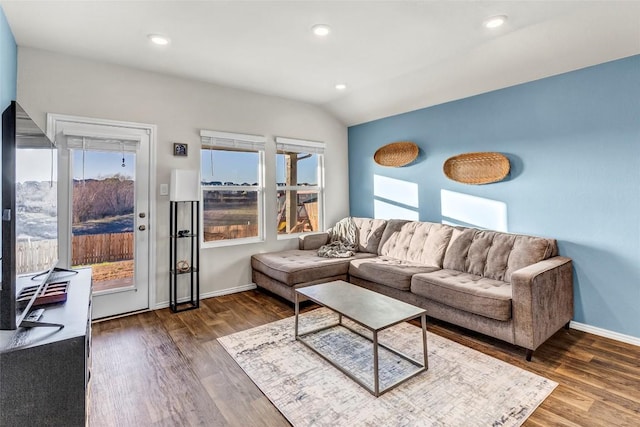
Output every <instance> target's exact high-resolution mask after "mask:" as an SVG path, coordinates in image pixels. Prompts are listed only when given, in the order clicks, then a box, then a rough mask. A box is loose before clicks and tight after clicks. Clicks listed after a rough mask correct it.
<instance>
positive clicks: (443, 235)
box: [378, 220, 453, 268]
mask: <svg viewBox="0 0 640 427" xmlns="http://www.w3.org/2000/svg"><path fill="white" fill-rule="evenodd" d="M452 233H453V227H451V226H448V225H444V224H436V223H432V222H419V221H405V220H390V221H389V222H388V223H387V227H386V228H385V230H384V234H383V235H382V240H381V241H380V249H379V250H378V253H379V254H380V255H382V256H386V257H390V258H396V259H399V260H403V261H410V262H413V263H417V264H422V265H424V266H428V267H438V268H442V261H443V259H444V254H445V251H446V249H447V246H448V245H449V240H450V239H451V234H452Z"/></svg>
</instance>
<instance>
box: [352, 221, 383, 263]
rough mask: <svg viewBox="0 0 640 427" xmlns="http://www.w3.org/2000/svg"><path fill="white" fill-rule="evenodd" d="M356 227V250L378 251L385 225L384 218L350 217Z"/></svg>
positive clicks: (374, 252) (375, 252) (372, 252)
mask: <svg viewBox="0 0 640 427" xmlns="http://www.w3.org/2000/svg"><path fill="white" fill-rule="evenodd" d="M351 219H352V220H353V222H354V223H355V225H356V227H357V229H358V252H367V253H370V254H377V253H378V245H379V244H380V239H381V238H382V233H383V232H384V229H385V227H386V225H387V221H386V220H384V219H371V218H356V217H352V218H351Z"/></svg>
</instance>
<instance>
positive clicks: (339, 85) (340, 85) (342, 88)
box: [336, 83, 347, 90]
mask: <svg viewBox="0 0 640 427" xmlns="http://www.w3.org/2000/svg"><path fill="white" fill-rule="evenodd" d="M346 88H347V85H346V84H344V83H338V84H337V85H336V89H338V90H345V89H346Z"/></svg>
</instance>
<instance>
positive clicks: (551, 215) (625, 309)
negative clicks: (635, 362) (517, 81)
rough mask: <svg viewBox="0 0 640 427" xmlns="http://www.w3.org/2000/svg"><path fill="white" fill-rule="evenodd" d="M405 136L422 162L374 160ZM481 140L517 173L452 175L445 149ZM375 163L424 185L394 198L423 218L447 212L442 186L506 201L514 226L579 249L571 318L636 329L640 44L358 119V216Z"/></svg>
mask: <svg viewBox="0 0 640 427" xmlns="http://www.w3.org/2000/svg"><path fill="white" fill-rule="evenodd" d="M469 78H473V76H469ZM403 140H408V141H413V142H415V143H416V144H418V146H419V147H420V156H419V157H418V159H417V161H416V162H414V163H413V164H411V165H408V166H404V167H400V168H390V167H383V166H379V165H377V164H376V163H375V162H374V161H373V155H374V153H375V152H376V150H377V149H378V148H379V147H381V146H383V145H385V144H388V143H390V142H394V141H403ZM475 151H497V152H500V153H503V154H505V155H506V156H507V157H508V158H509V160H510V163H511V172H510V175H509V176H508V177H507V178H506V179H505V180H504V181H501V182H498V183H494V184H487V185H465V184H460V183H457V182H455V181H451V180H449V179H448V178H446V177H445V175H444V174H443V170H442V166H443V163H444V161H445V160H446V159H447V158H449V157H451V156H454V155H456V154H460V153H466V152H475ZM375 175H377V176H378V177H386V178H392V179H395V180H399V181H404V182H408V183H410V185H413V187H415V186H417V190H418V191H417V199H418V200H417V201H416V202H415V203H409V206H407V203H401V204H399V206H400V207H402V208H403V209H409V210H411V209H413V210H416V211H417V212H418V214H419V218H420V220H423V221H432V222H440V221H442V220H443V217H442V212H441V190H443V189H444V190H450V191H453V192H457V193H462V194H466V195H472V196H477V197H480V198H484V199H490V200H494V201H499V202H504V204H506V211H507V224H508V231H510V232H514V233H524V234H531V235H538V236H547V237H553V238H556V239H557V240H558V245H559V250H560V254H561V255H564V256H568V257H570V258H572V259H573V262H574V287H575V291H574V292H575V317H574V320H575V321H577V322H581V323H584V324H587V325H590V326H594V327H598V328H603V329H606V330H610V331H614V332H617V333H621V334H625V335H629V336H633V337H638V338H640V55H639V56H632V57H628V58H625V59H621V60H617V61H612V62H608V63H604V64H600V65H596V66H593V67H589V68H584V69H581V70H577V71H573V72H570V73H566V74H562V75H558V76H554V77H549V78H545V79H542V80H537V81H534V82H530V83H526V84H521V85H518V86H513V87H510V88H507V89H502V90H497V91H494V92H489V93H486V94H482V95H478V96H474V97H470V98H466V99H462V100H458V101H454V102H450V103H446V104H442V105H437V106H434V107H429V108H425V109H421V110H417V111H413V112H409V113H405V114H401V115H398V116H393V117H388V118H384V119H380V120H376V121H373V122H369V123H365V124H361V125H357V126H352V127H350V128H349V191H350V210H351V215H352V216H365V217H372V216H375V212H374V201H376V200H377V199H380V197H379V196H378V195H376V194H374V186H373V182H374V176H375ZM404 187H405V186H404V185H400V186H399V187H398V188H399V189H400V188H404ZM399 191H400V190H399ZM385 194H386V196H385V197H384V198H383V199H382V201H383V202H385V203H391V204H393V200H388V198H389V196H388V194H389V192H388V191H387V192H386V193H385ZM379 201H380V200H379Z"/></svg>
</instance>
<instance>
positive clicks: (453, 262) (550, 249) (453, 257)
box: [442, 228, 558, 282]
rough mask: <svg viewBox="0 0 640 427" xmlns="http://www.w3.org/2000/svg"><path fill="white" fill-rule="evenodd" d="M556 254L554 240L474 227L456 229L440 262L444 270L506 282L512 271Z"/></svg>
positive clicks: (509, 279) (509, 278)
mask: <svg viewBox="0 0 640 427" xmlns="http://www.w3.org/2000/svg"><path fill="white" fill-rule="evenodd" d="M557 253H558V249H557V244H556V241H555V240H554V239H545V238H542V237H531V236H524V235H519V234H509V233H501V232H498V231H485V230H477V229H474V228H467V229H456V230H455V231H454V232H453V233H452V236H451V240H450V242H449V246H448V247H447V250H446V253H445V256H444V261H443V264H442V265H443V268H445V269H450V270H458V271H463V272H465V273H470V274H473V275H476V276H483V277H487V278H491V279H495V280H502V281H505V282H510V281H511V274H512V273H513V272H514V271H516V270H519V269H521V268H523V267H526V266H528V265H532V264H535V263H537V262H539V261H542V260H544V259H547V258H550V257H552V256H555V255H557Z"/></svg>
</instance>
